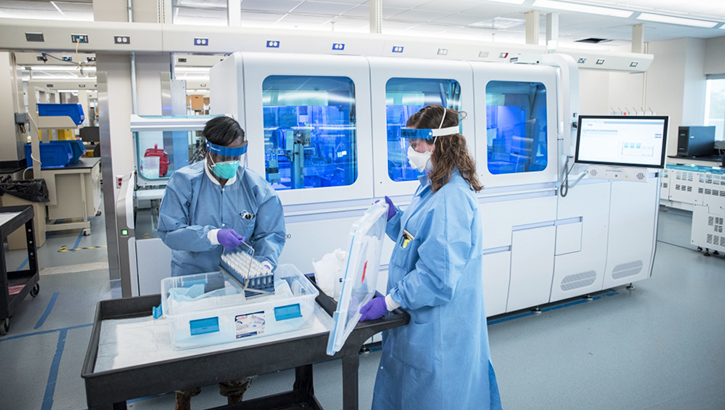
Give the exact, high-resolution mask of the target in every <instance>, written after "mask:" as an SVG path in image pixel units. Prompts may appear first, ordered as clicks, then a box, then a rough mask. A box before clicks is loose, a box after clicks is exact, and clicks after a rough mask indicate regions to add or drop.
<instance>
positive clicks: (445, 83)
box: [385, 78, 461, 182]
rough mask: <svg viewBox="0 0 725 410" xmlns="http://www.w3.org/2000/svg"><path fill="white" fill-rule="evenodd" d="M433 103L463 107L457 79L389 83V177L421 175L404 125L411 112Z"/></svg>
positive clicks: (387, 93)
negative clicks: (412, 162)
mask: <svg viewBox="0 0 725 410" xmlns="http://www.w3.org/2000/svg"><path fill="white" fill-rule="evenodd" d="M430 104H441V105H443V106H445V107H448V108H452V109H454V110H460V109H461V86H460V84H459V83H458V82H457V81H455V80H437V79H423V78H391V79H390V80H388V82H387V84H386V85H385V106H386V117H387V127H388V128H387V133H388V144H387V145H388V176H389V177H390V179H392V180H393V181H396V182H397V181H412V180H415V179H417V178H418V176H419V175H421V173H420V172H418V170H417V169H415V168H413V167H411V166H410V164H409V163H408V140H407V139H404V138H401V137H400V128H402V127H405V123H406V122H407V121H408V118H409V117H410V116H411V115H413V114H415V113H416V112H418V111H419V110H420V109H421V108H423V107H424V106H426V105H430Z"/></svg>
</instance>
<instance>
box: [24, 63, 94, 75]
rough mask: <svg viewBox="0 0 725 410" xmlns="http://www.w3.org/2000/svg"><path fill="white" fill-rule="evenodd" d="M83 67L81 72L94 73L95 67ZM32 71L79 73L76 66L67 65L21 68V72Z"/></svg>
mask: <svg viewBox="0 0 725 410" xmlns="http://www.w3.org/2000/svg"><path fill="white" fill-rule="evenodd" d="M81 67H83V72H86V71H92V72H95V71H96V67H86V66H81ZM28 69H32V70H33V72H35V73H37V72H39V71H79V70H78V65H77V64H68V65H30V66H23V70H28Z"/></svg>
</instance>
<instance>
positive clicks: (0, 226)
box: [0, 205, 40, 336]
mask: <svg viewBox="0 0 725 410" xmlns="http://www.w3.org/2000/svg"><path fill="white" fill-rule="evenodd" d="M33 216H34V214H33V207H32V206H29V205H24V206H7V207H0V239H1V241H0V244H2V243H4V242H5V241H7V237H8V235H10V234H11V233H13V232H14V231H15V230H16V229H18V228H20V227H21V226H23V225H25V237H26V239H27V244H28V268H27V269H25V270H17V271H13V272H8V268H7V260H6V259H5V251H4V250H3V251H2V252H0V255H1V259H0V267H2V273H0V336H5V335H6V334H7V332H8V330H9V328H10V316H12V314H13V312H14V311H15V309H17V308H18V306H19V305H20V303H22V301H23V300H24V299H25V297H26V296H27V295H28V294H30V296H32V297H35V296H37V295H38V292H40V284H39V283H38V279H39V275H38V256H37V253H36V249H35V229H34V227H33Z"/></svg>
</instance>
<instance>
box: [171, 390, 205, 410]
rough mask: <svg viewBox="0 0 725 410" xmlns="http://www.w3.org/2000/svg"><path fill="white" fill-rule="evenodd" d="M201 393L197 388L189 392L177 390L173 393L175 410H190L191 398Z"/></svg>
mask: <svg viewBox="0 0 725 410" xmlns="http://www.w3.org/2000/svg"><path fill="white" fill-rule="evenodd" d="M199 393H201V389H200V388H199V387H197V388H195V389H190V390H177V391H176V393H175V398H176V407H174V409H175V410H191V398H192V397H194V396H196V395H197V394H199Z"/></svg>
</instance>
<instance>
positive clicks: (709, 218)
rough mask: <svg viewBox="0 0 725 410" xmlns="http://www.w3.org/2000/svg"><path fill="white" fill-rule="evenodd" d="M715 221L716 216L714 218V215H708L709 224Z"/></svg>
mask: <svg viewBox="0 0 725 410" xmlns="http://www.w3.org/2000/svg"><path fill="white" fill-rule="evenodd" d="M713 222H715V218H713V217H712V216H708V217H707V224H708V225H709V226H712V224H713Z"/></svg>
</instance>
